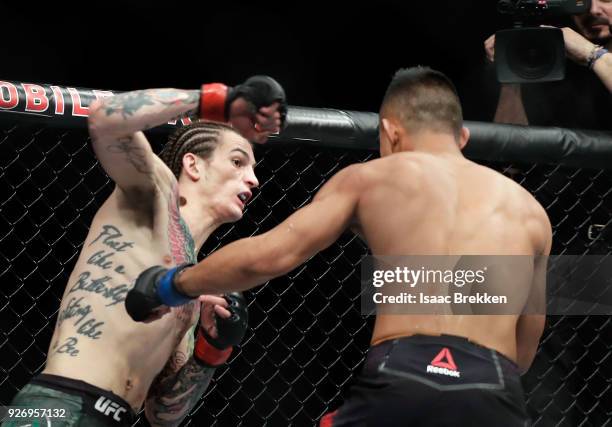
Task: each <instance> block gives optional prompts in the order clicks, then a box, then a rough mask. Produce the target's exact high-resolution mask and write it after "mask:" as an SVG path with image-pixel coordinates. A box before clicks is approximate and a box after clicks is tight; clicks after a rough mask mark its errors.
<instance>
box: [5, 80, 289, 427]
mask: <svg viewBox="0 0 612 427" xmlns="http://www.w3.org/2000/svg"><path fill="white" fill-rule="evenodd" d="M185 115H188V116H189V117H191V118H192V119H197V118H198V117H199V118H201V119H204V120H213V121H215V122H211V121H195V122H194V123H193V124H191V125H189V126H185V127H182V128H180V129H178V130H177V132H176V133H175V134H174V135H173V136H171V137H170V138H169V141H168V143H167V144H166V145H165V147H164V150H163V152H162V154H161V159H160V158H159V157H157V156H156V155H155V154H154V153H153V151H152V149H151V147H150V145H149V142H148V141H147V139H146V137H145V136H144V134H143V133H142V132H141V131H142V130H144V129H149V128H152V127H154V126H159V125H162V124H165V123H167V122H168V121H169V120H172V119H173V118H176V117H181V116H185ZM285 115H286V101H285V94H284V91H283V89H282V88H281V86H280V85H279V84H278V83H277V82H276V81H274V80H273V79H271V78H269V77H266V76H255V77H252V78H250V79H248V80H247V81H246V82H245V83H244V84H242V85H238V86H236V87H233V88H228V87H227V86H225V85H222V84H209V85H204V86H202V88H201V90H177V89H150V90H142V91H134V92H128V93H124V94H120V95H117V96H114V97H109V98H105V99H103V100H98V101H95V102H93V103H92V105H91V114H90V117H89V131H90V135H91V138H92V145H93V149H94V151H95V154H96V156H97V157H98V160H99V161H100V163H101V165H102V167H103V168H104V169H105V171H106V172H107V174H108V175H109V176H110V177H111V178H112V179H113V181H114V182H115V184H116V186H115V189H114V191H113V192H112V194H111V195H110V197H109V198H108V199H107V200H106V201H105V202H104V204H103V205H102V207H101V208H100V209H99V210H98V212H97V213H96V215H95V217H94V219H93V222H92V224H91V226H90V231H89V234H88V236H87V238H86V240H85V242H84V244H83V249H82V251H81V254H80V256H79V259H78V260H77V263H76V266H75V268H74V271H73V272H72V274H71V276H70V278H69V281H68V285H67V287H66V290H65V291H64V296H63V299H62V303H61V307H60V311H59V316H58V320H57V324H56V328H55V332H54V334H53V338H52V340H51V345H50V348H49V351H48V356H47V363H46V367H45V369H44V371H43V373H42V374H41V375H39V376H37V377H35V378H34V379H32V381H31V382H30V383H29V384H27V385H26V386H25V387H24V388H23V389H22V390H21V391H20V392H19V393H18V394H17V396H16V397H15V398H14V400H13V402H12V403H11V404H12V405H14V406H20V407H28V408H48V409H54V408H63V409H66V410H68V413H69V414H70V417H69V419H63V420H53V425H58V422H59V425H62V422H65V423H66V424H65V425H70V426H73V425H74V426H76V425H79V426H88V427H89V426H93V427H96V426H111V425H125V426H128V425H131V424H132V423H133V422H134V417H135V413H136V412H138V411H139V410H140V408H141V407H142V405H143V403H144V405H145V414H146V417H147V419H148V420H149V422H150V424H151V425H152V426H170V425H172V426H175V425H178V424H180V422H181V420H182V419H183V418H184V417H185V416H186V415H187V414H188V413H189V411H190V410H191V408H192V407H193V405H195V403H197V401H198V400H199V398H200V396H201V394H202V393H203V391H204V390H205V389H206V388H207V387H208V384H209V382H210V380H211V378H212V376H213V374H214V372H215V367H217V366H219V365H221V364H223V363H224V362H225V361H226V360H227V358H228V357H229V356H230V353H231V351H232V346H234V345H236V344H239V343H240V341H241V339H242V337H243V335H244V332H245V330H246V327H247V307H246V302H245V300H244V299H243V297H242V296H241V294H240V293H231V294H227V295H226V296H225V297H221V296H212V295H211V296H206V297H202V298H200V299H199V300H194V301H191V302H190V303H189V304H186V305H184V306H182V307H176V308H172V309H171V310H167V311H169V312H170V313H169V314H168V313H165V315H164V316H161V314H162V313H157V316H156V317H157V318H158V319H157V320H155V321H154V322H150V323H148V324H143V323H136V322H134V321H133V320H132V319H130V317H129V316H128V315H127V313H126V311H125V305H124V304H123V302H124V300H125V298H126V294H127V292H128V290H129V289H130V288H131V287H132V285H133V283H134V279H135V278H136V276H137V275H138V273H139V272H140V271H142V270H143V269H144V268H146V267H148V266H150V265H151V264H152V263H153V264H161V265H164V266H165V267H168V268H171V267H173V266H176V265H182V264H184V263H194V262H196V255H197V253H198V251H199V249H200V248H201V247H202V245H203V244H204V242H205V241H206V239H207V238H208V237H209V236H210V234H211V233H212V232H213V231H214V230H215V229H216V228H217V227H218V226H220V225H221V224H223V223H228V222H234V221H238V220H239V219H240V218H241V217H242V214H243V209H244V207H245V204H246V202H247V201H248V200H249V198H250V197H251V189H252V188H253V187H257V185H258V182H257V178H256V176H255V173H254V170H253V166H254V164H255V159H254V157H253V150H252V147H251V145H250V143H249V141H247V139H248V140H251V141H255V142H259V143H263V142H265V141H266V140H267V138H268V136H269V135H270V133H273V132H277V131H278V130H279V128H280V126H281V124H282V122H283V121H284V118H285ZM223 121H228V122H229V124H223V123H217V122H223ZM245 138H246V139H245ZM200 302H201V303H202V304H200ZM201 305H202V309H200V306H201ZM150 320H151V319H150ZM196 325H200V328H199V329H198V335H197V340H194V338H195V337H194V328H195V327H196Z"/></svg>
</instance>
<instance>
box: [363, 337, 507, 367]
mask: <svg viewBox="0 0 612 427" xmlns="http://www.w3.org/2000/svg"><path fill="white" fill-rule="evenodd" d="M398 342H411V343H415V344H439V345H445V346H452V347H456V348H460V349H463V350H466V351H471V352H476V353H478V354H481V355H487V354H490V353H491V352H493V353H495V355H496V356H497V357H498V358H499V359H500V361H502V363H503V365H505V366H506V367H508V368H509V369H510V370H511V371H516V372H518V371H519V368H518V365H517V364H516V362H514V361H513V360H512V359H510V358H508V356H506V355H504V354H502V353H500V352H499V351H497V350H494V349H492V348H489V347H485V346H483V345H480V344H477V343H475V342H473V341H470V340H469V339H467V338H466V337H462V336H459V335H447V334H440V335H421V334H415V335H409V336H406V337H401V338H392V339H388V340H385V341H382V342H380V343H378V344H376V345H373V346H371V347H370V349H369V350H368V357H369V355H370V354H372V357H371V358H372V359H378V358H379V357H380V356H383V357H384V355H385V354H387V353H388V352H389V351H390V349H391V347H393V346H394V345H395V344H397V343H398ZM366 363H367V361H366Z"/></svg>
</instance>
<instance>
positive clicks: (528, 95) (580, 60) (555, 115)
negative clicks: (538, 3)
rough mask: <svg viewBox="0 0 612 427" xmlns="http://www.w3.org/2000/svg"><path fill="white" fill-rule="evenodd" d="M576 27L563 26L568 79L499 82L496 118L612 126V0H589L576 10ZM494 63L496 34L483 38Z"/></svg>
mask: <svg viewBox="0 0 612 427" xmlns="http://www.w3.org/2000/svg"><path fill="white" fill-rule="evenodd" d="M572 21H573V26H574V27H575V28H576V30H574V29H572V28H569V27H564V28H562V31H563V38H564V41H565V52H566V56H567V58H569V59H570V61H568V63H567V69H566V79H565V80H563V81H560V82H551V83H540V84H529V85H528V86H525V85H520V84H502V85H501V89H500V94H499V99H498V103H497V110H496V112H495V118H494V121H495V122H496V123H511V124H521V125H528V124H532V125H537V126H560V127H567V128H582V129H598V130H612V53H610V52H609V51H612V28H611V25H612V0H592V3H591V8H590V10H589V11H588V12H586V13H583V14H580V15H574V16H573V17H572ZM484 45H485V51H486V54H487V59H488V60H489V61H490V62H491V63H493V62H494V56H495V35H492V36H491V37H489V38H488V39H487V40H486V41H485V43H484Z"/></svg>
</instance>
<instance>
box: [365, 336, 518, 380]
mask: <svg viewBox="0 0 612 427" xmlns="http://www.w3.org/2000/svg"><path fill="white" fill-rule="evenodd" d="M362 372H363V374H364V375H366V376H373V375H374V376H375V375H377V373H385V374H390V375H395V376H396V377H398V378H400V377H401V378H406V379H411V380H415V381H421V382H423V383H425V384H429V385H431V386H432V387H435V388H438V389H440V390H459V389H466V388H483V389H484V388H487V389H491V390H502V389H505V388H506V387H507V386H508V384H510V383H512V384H513V385H518V384H519V383H520V375H519V370H518V367H517V365H516V363H514V362H513V361H512V360H510V359H508V358H507V357H506V356H504V355H503V354H501V353H499V352H497V351H495V350H493V349H490V348H487V347H484V346H481V345H478V344H476V343H474V342H471V341H469V340H468V339H467V338H465V337H460V336H455V335H411V336H407V337H402V338H396V339H390V340H387V341H383V342H381V343H379V344H377V345H375V346H372V347H371V348H370V349H369V351H368V355H367V357H366V360H365V363H364V367H363V371H362Z"/></svg>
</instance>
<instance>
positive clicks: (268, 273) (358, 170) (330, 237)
mask: <svg viewBox="0 0 612 427" xmlns="http://www.w3.org/2000/svg"><path fill="white" fill-rule="evenodd" d="M362 168H363V166H361V165H354V166H349V167H347V168H346V169H343V170H342V171H340V172H339V173H338V174H336V175H335V176H334V177H333V178H332V179H330V180H329V182H327V183H326V184H325V185H324V186H323V187H322V188H321V190H320V191H319V192H318V194H317V195H316V196H315V197H314V199H313V201H312V203H310V204H308V205H306V206H305V207H303V208H301V209H299V210H298V211H297V212H295V213H294V214H292V215H291V216H290V217H289V218H287V219H286V220H285V221H283V222H282V223H281V224H279V225H278V226H276V227H275V228H273V229H272V230H270V231H268V232H267V233H264V234H261V235H259V236H255V237H250V238H246V239H241V240H238V241H236V242H233V243H231V244H229V245H227V246H225V247H223V248H221V249H219V250H218V251H216V252H215V253H213V254H212V255H210V256H209V257H207V258H206V259H204V260H203V261H201V262H200V263H198V264H197V265H195V266H194V267H192V268H189V269H186V270H184V272H183V273H182V274H180V275H179V276H178V277H177V278H176V282H175V283H176V287H177V290H178V291H179V292H181V293H184V294H186V295H189V296H197V295H200V294H206V293H225V292H229V291H238V290H246V289H250V288H252V287H254V286H257V285H259V284H262V283H264V282H266V281H268V280H270V279H272V278H274V277H278V276H281V275H283V274H286V273H288V272H289V271H291V270H293V269H294V268H296V267H297V266H299V265H300V264H302V263H304V262H305V261H307V260H308V259H309V258H310V257H312V256H313V255H315V254H316V253H318V252H320V251H322V250H323V249H325V248H327V247H328V246H330V245H331V244H332V243H334V242H335V241H336V240H337V239H338V237H339V236H340V235H341V234H342V233H343V232H344V231H345V230H346V229H347V228H348V227H349V225H350V223H351V221H352V220H353V217H354V215H355V210H356V207H357V203H358V201H359V195H360V193H361V192H362V191H363V176H362V175H363V173H362Z"/></svg>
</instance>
